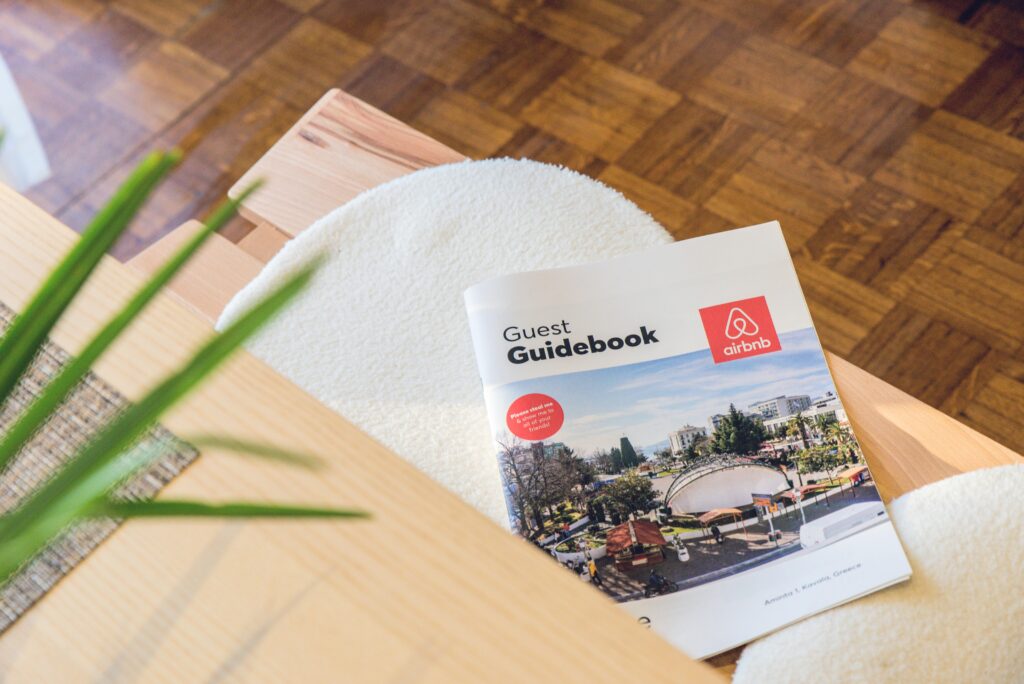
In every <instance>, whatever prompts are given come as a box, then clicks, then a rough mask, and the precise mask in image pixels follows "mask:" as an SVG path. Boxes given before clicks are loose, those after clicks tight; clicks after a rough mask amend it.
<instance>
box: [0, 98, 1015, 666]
mask: <svg viewBox="0 0 1024 684" xmlns="http://www.w3.org/2000/svg"><path fill="white" fill-rule="evenodd" d="M394 135H401V136H405V137H402V138H395V137H393V136H394ZM395 140H403V142H402V143H401V144H393V143H394V141H395ZM457 158H461V157H460V156H459V155H457V154H456V153H455V152H452V151H451V150H448V149H447V148H444V146H442V145H440V144H439V143H436V142H435V141H431V140H430V139H429V138H426V137H425V136H422V135H420V134H418V133H415V132H414V131H411V129H408V127H405V126H404V125H402V124H401V123H400V122H397V121H395V120H394V119H390V117H386V116H385V115H383V114H381V113H380V112H377V111H376V110H373V109H372V108H369V107H367V106H366V105H364V104H363V103H360V102H358V101H356V100H353V99H352V98H349V97H347V96H345V95H344V94H343V93H338V92H336V91H333V92H331V93H328V94H327V95H326V96H325V97H324V99H323V100H321V102H320V103H319V104H318V106H317V107H316V108H314V109H313V110H311V112H310V113H309V114H307V116H306V117H304V118H303V119H302V121H300V122H299V123H298V124H296V126H295V128H293V129H292V130H291V131H290V132H289V134H288V135H287V136H285V137H284V138H283V139H282V140H281V141H280V142H279V143H278V144H277V145H276V146H275V147H274V149H272V150H271V151H270V152H268V154H267V155H266V156H265V157H264V159H263V160H261V161H260V163H259V164H257V166H256V167H254V171H253V172H252V173H253V174H260V175H263V176H265V177H266V178H267V179H268V181H269V182H268V185H267V187H266V189H265V194H262V195H261V196H260V197H259V198H258V199H256V198H254V200H253V201H252V202H250V203H248V204H247V207H246V212H247V215H248V216H249V217H250V218H252V219H254V220H255V221H257V222H258V225H257V228H256V230H255V231H254V232H253V233H252V234H250V235H249V236H248V237H247V238H245V239H243V240H242V241H241V242H240V243H239V244H238V245H235V244H233V243H230V242H228V241H227V240H224V239H223V238H219V239H217V240H214V241H213V242H212V243H211V244H210V245H209V246H208V247H207V248H206V249H205V250H204V252H203V254H202V255H201V257H200V258H199V259H197V260H196V262H195V263H194V264H193V265H192V266H191V267H190V268H189V270H188V271H187V272H186V273H184V274H183V275H182V276H181V277H179V278H178V279H177V281H176V282H175V283H174V284H173V286H172V287H171V290H172V292H170V293H168V295H167V296H165V297H163V298H161V299H160V300H159V301H158V302H156V303H155V305H154V306H153V307H152V309H151V310H150V311H148V312H147V314H146V315H145V316H144V317H143V319H142V320H140V321H139V323H138V324H137V325H135V326H134V327H133V328H132V330H131V331H130V332H129V334H128V335H127V336H126V338H125V339H124V340H123V341H121V342H120V343H119V344H118V345H117V347H116V348H115V349H114V350H112V351H111V353H110V354H108V355H107V356H106V357H105V358H104V359H103V360H102V361H101V362H100V363H99V364H98V365H97V372H98V373H99V374H100V375H101V376H102V377H104V378H105V379H106V380H107V381H109V382H110V383H111V384H113V385H114V386H115V387H117V388H118V389H120V390H121V391H123V392H124V393H125V394H126V395H127V396H129V398H132V397H138V396H140V395H141V393H142V392H143V391H144V390H145V389H146V388H147V387H149V386H151V385H152V383H153V382H154V381H155V380H156V379H157V378H158V377H160V376H161V375H162V374H163V373H166V372H169V371H170V370H171V369H172V368H174V367H175V366H176V365H177V364H178V363H180V362H181V361H182V360H183V359H184V358H186V356H187V354H188V352H189V350H190V349H192V348H194V347H195V346H196V345H197V344H198V343H199V342H200V340H202V339H203V338H204V337H205V336H206V335H208V334H209V332H210V325H209V320H210V319H211V318H213V317H215V316H216V315H217V314H218V313H219V311H220V309H221V308H222V307H223V305H224V303H226V301H227V299H226V298H229V297H230V296H231V294H233V292H234V291H236V290H237V289H238V288H239V287H241V286H243V285H244V284H245V283H246V282H248V280H249V279H250V278H251V277H252V276H254V275H255V273H256V272H257V271H258V269H259V267H260V265H261V263H262V262H264V261H266V259H268V258H269V257H270V256H271V255H272V254H273V253H274V252H276V250H277V249H278V248H279V247H280V245H281V244H283V243H284V241H285V240H286V239H287V238H288V237H289V236H291V235H294V234H295V233H296V232H297V231H299V230H301V229H302V228H303V227H304V226H305V225H306V223H307V222H308V219H309V218H310V217H311V216H316V215H319V214H322V213H324V212H325V211H326V210H329V209H330V208H333V206H335V205H337V204H339V203H340V202H342V201H345V199H347V198H350V197H352V196H353V195H354V194H355V193H356V192H358V191H359V189H361V188H362V187H371V186H372V185H375V184H377V183H379V182H383V181H384V180H387V179H388V178H390V177H394V176H395V175H400V174H401V173H405V172H408V171H411V170H413V169H415V168H420V167H422V166H425V165H429V164H433V163H440V162H443V161H448V160H452V159H457ZM282 164H285V165H283V166H282ZM288 164H290V166H289V165H288ZM356 171H358V172H359V173H360V174H363V175H353V174H354V173H355V172H356ZM350 172H352V173H350ZM296 174H301V177H297V175H296ZM310 188H312V189H313V192H312V193H311V194H309V195H307V196H305V199H302V200H301V201H300V200H297V199H296V196H295V195H294V194H293V193H294V192H296V191H304V190H306V189H310ZM0 217H2V218H0V233H2V239H3V240H4V244H5V249H4V250H0V299H2V300H3V301H4V302H6V303H8V304H9V305H10V306H12V307H14V308H15V309H19V308H20V307H22V306H24V303H25V302H26V300H27V298H28V297H29V296H30V295H31V293H32V291H33V289H34V287H35V285H36V284H37V283H38V282H39V280H40V279H41V278H42V277H43V275H44V274H45V272H46V271H47V269H48V268H49V267H50V266H51V265H52V264H53V263H54V262H55V261H56V260H57V258H58V257H59V255H60V254H61V253H63V252H64V251H65V250H67V249H68V247H69V246H70V245H71V244H72V242H73V241H74V240H75V235H74V234H73V233H72V232H71V231H69V230H68V229H66V228H65V227H63V226H62V225H60V224H59V223H58V222H57V221H56V220H55V219H53V218H52V217H50V216H48V215H47V214H45V213H44V212H42V211H41V210H39V209H38V208H36V207H34V206H32V205H31V204H30V203H28V202H27V201H26V200H24V199H23V198H21V197H20V196H19V195H17V194H16V193H14V192H13V191H11V190H10V189H8V188H6V187H2V186H0ZM190 229H194V226H190V225H189V224H186V225H185V226H184V227H183V228H182V230H181V232H178V231H175V233H172V234H171V235H170V236H169V237H168V238H165V240H164V241H161V243H159V244H158V245H155V246H154V247H153V248H151V250H149V251H147V252H146V253H144V254H143V255H140V257H138V258H137V260H135V261H134V262H133V264H132V265H133V266H134V267H135V269H139V270H142V271H146V270H147V269H149V268H151V267H152V265H153V264H154V263H156V262H157V261H158V260H159V258H160V255H161V253H166V250H168V249H169V248H170V246H171V245H173V242H174V241H175V240H180V239H182V236H183V235H185V234H186V233H187V231H188V230H190ZM161 250H163V252H162V251H161ZM139 282H140V278H139V276H138V275H137V274H135V273H133V272H132V271H131V269H130V268H126V267H124V266H122V265H120V264H117V263H115V262H113V261H112V260H107V261H106V262H105V263H104V264H103V266H102V268H101V270H100V273H99V275H98V277H97V278H96V280H95V282H94V283H93V284H92V285H91V286H90V287H89V288H88V289H87V290H86V291H85V292H84V293H83V294H82V296H81V297H80V299H79V301H78V302H76V305H75V306H74V308H73V310H72V311H71V313H70V314H69V316H68V317H67V320H66V321H64V322H63V323H62V325H61V326H60V327H59V328H58V330H57V331H56V332H55V334H54V337H55V339H56V341H57V342H58V343H59V344H61V345H63V346H65V347H66V348H68V349H71V350H75V349H78V348H80V347H81V346H82V344H83V343H84V341H85V340H86V339H87V335H88V334H89V333H90V332H91V331H92V330H93V329H94V328H95V327H96V326H97V325H98V323H99V322H100V321H102V320H103V319H104V317H106V316H107V315H109V314H111V313H112V312H113V311H114V310H115V308H116V307H117V305H118V304H119V303H120V302H122V301H124V299H125V298H126V297H127V296H128V294H129V293H130V291H131V289H132V288H133V287H135V286H136V285H137V284H138V283H139ZM189 309H191V311H190V310H189ZM830 361H831V363H832V365H833V370H834V371H835V374H836V380H837V384H838V386H839V390H840V393H841V394H842V396H843V399H844V401H845V402H846V405H847V409H848V412H849V414H850V416H851V419H852V420H853V422H854V424H855V427H856V429H857V432H858V435H859V437H860V438H861V442H862V444H863V446H864V450H865V453H866V454H867V457H868V459H869V460H870V461H871V465H872V468H873V470H874V472H875V475H876V479H877V480H878V484H879V487H880V489H881V490H882V491H883V493H884V494H885V495H886V496H889V497H891V496H893V495H896V494H898V493H901V492H903V491H907V490H909V489H912V488H914V487H916V486H920V485H921V484H924V483H926V482H930V481H933V480H936V479H939V478H941V477H945V476H947V475H950V474H953V473H956V472H962V471H965V470H969V469H973V468H979V467H985V466H992V465H999V464H1003V463H1009V462H1020V457H1019V456H1017V455H1016V454H1014V453H1013V452H1011V451H1010V450H1008V449H1006V448H1004V447H1002V446H1000V445H998V444H996V443H995V442H993V441H992V440H990V439H988V438H986V437H984V436H982V435H980V434H978V433H977V432H974V431H973V430H970V429H969V428H967V427H965V426H963V425H961V424H959V423H957V422H956V421H955V420H953V419H952V418H949V417H947V416H945V415H944V414H942V413H939V412H938V411H935V410H934V409H932V408H930V407H928V406H926V405H924V404H922V403H921V402H918V401H916V400H915V399H913V398H912V397H910V396H908V395H906V394H904V393H902V392H900V391H899V390H896V389H895V388H893V387H891V386H889V385H886V384H885V383H883V382H881V381H880V380H878V379H876V378H873V377H872V376H870V375H868V374H866V373H864V372H863V371H860V370H859V369H857V368H855V367H853V366H850V365H849V364H847V363H845V362H843V361H842V360H840V359H837V358H835V357H832V358H831V359H830ZM165 423H166V424H167V425H168V427H169V428H170V429H171V430H173V431H175V432H176V433H178V434H179V435H183V436H186V437H187V436H188V435H189V434H196V433H201V432H208V431H217V432H231V433H236V434H239V435H245V436H246V437H249V438H252V439H260V440H266V441H270V442H274V443H279V444H285V445H290V446H294V447H298V448H302V449H306V450H310V451H313V452H316V453H320V454H322V455H323V456H324V457H325V458H326V459H327V461H328V467H327V468H326V469H325V470H324V471H322V472H317V473H309V472H305V471H300V470H294V469H289V468H286V467H282V466H280V465H274V464H268V463H260V462H252V461H247V460H243V459H240V458H238V457H233V456H229V455H226V454H222V453H216V452H214V451H209V452H206V453H204V454H203V457H202V458H201V459H199V461H198V462H197V463H196V464H195V465H193V466H192V467H190V468H189V469H188V470H187V471H186V473H185V474H183V475H182V476H181V477H179V478H178V479H177V480H175V481H174V482H173V483H172V484H171V485H170V486H169V487H168V488H167V489H166V490H165V492H166V493H167V494H168V495H171V496H204V497H209V498H214V499H217V498H226V497H241V496H245V497H250V498H264V499H274V500H282V501H302V502H307V503H332V504H348V505H355V506H360V507H364V508H367V509H370V510H371V511H373V513H374V518H373V519H372V520H371V521H368V522H359V523H329V522H316V523H305V522H304V523H284V522H279V523H259V524H256V523H220V522H190V521H176V522H166V521H161V522H135V523H131V524H128V525H126V526H124V527H122V528H121V529H120V530H119V531H118V532H117V533H116V534H114V535H113V537H112V538H111V539H110V540H108V541H107V542H106V543H105V544H103V546H102V547H101V548H100V549H98V550H97V551H96V552H95V553H94V554H92V555H91V556H90V557H89V558H88V559H87V560H86V561H85V562H84V563H83V564H82V565H80V566H79V567H78V568H76V569H75V570H74V571H73V572H72V573H71V574H70V575H69V576H68V578H67V579H66V580H65V581H63V582H62V583H61V584H60V585H59V586H58V587H57V588H56V589H55V590H54V591H52V592H51V593H50V594H49V595H48V596H47V597H46V598H45V599H44V600H43V601H42V602H40V604H39V605H37V606H36V607H34V608H33V609H32V610H31V611H30V612H29V613H28V614H27V615H26V616H25V617H24V618H23V619H22V620H21V621H19V622H18V623H17V624H16V625H15V626H14V627H13V628H12V629H11V630H10V631H9V632H8V633H7V634H5V635H4V636H3V637H2V638H0V671H2V672H3V673H4V674H5V680H6V681H11V682H21V681H25V682H40V681H47V682H51V681H52V682H58V681H59V682H71V681H83V680H100V679H102V680H104V681H106V680H136V679H141V680H146V681H150V680H151V681H168V682H183V681H197V680H211V681H213V680H216V681H221V680H238V681H381V680H389V681H394V680H400V679H419V680H423V681H438V682H442V681H443V682H453V681H484V680H487V681H494V680H507V681H527V680H529V681H549V680H564V679H567V678H571V679H579V680H586V681H607V680H611V679H628V680H639V681H691V682H710V681H719V675H718V674H716V673H715V672H714V671H712V670H710V669H709V668H707V667H706V666H703V665H701V664H698V663H694V662H693V661H691V660H689V659H687V658H686V657H685V656H683V655H682V654H680V653H679V652H678V651H676V650H674V649H672V648H671V647H669V646H667V645H666V644H665V643H664V642H663V641H661V640H660V639H658V638H657V637H656V636H654V635H653V634H652V633H650V632H648V631H646V630H644V629H642V628H640V627H639V626H637V625H636V624H635V623H633V621H632V620H630V619H629V618H628V617H627V616H626V615H625V613H624V612H623V611H620V610H619V609H618V608H616V607H615V605H614V604H612V603H611V602H610V601H607V600H604V599H602V597H601V596H600V595H599V594H598V593H597V592H594V591H592V590H590V589H589V588H588V587H586V586H584V585H582V584H581V583H580V582H579V581H578V580H576V579H575V578H573V577H571V576H570V575H569V574H568V573H565V572H564V571H562V570H561V569H560V568H558V567H557V566H555V565H554V564H553V563H551V562H550V560H549V559H547V558H546V557H544V556H543V555H542V554H540V553H537V552H536V551H535V550H533V549H531V548H529V547H527V546H526V545H525V544H523V543H522V542H521V541H519V540H517V539H516V538H514V537H513V536H512V535H509V534H507V533H504V532H503V531H501V530H499V529H498V528H497V527H496V526H495V525H493V524H492V523H490V522H489V521H487V520H486V519H484V518H483V517H482V516H480V515H478V514H477V513H475V512H474V511H472V510H471V509H469V508H468V507H467V506H465V505H464V504H462V503H461V502H460V501H458V500H457V499H456V498H455V497H454V496H452V495H451V494H449V493H447V492H446V491H445V490H443V489H442V488H441V487H439V486H438V485H436V484H434V483H433V482H432V481H431V480H429V479H428V478H426V477H425V476H424V475H422V474H421V473H420V472H419V471H417V470H416V469H414V468H413V467H412V466H410V465H408V464H406V463H405V462H404V461H403V460H402V459H400V458H398V457H397V456H395V455H394V454H392V453H390V452H388V451H387V450H386V449H384V448H383V447H381V446H380V445H379V444H377V443H375V442H374V441H373V440H371V439H370V438H369V437H367V436H366V435H364V434H362V433H361V432H359V431H358V430H357V429H355V428H354V427H352V426H351V425H350V424H348V423H347V422H346V421H345V420H344V419H342V418H340V417H339V416H337V415H336V414H334V413H333V412H331V411H329V410H328V409H326V408H325V407H323V406H322V405H320V404H319V403H318V402H316V401H315V400H313V399H312V398H310V397H309V396H307V395H305V394H304V393H303V392H301V391H300V390H298V389H297V388H295V387H294V386H293V385H291V384H290V383H289V382H288V381H286V380H284V379H283V378H281V377H280V376H278V375H277V374H276V373H275V372H274V371H272V370H271V369H269V368H267V367H266V366H265V365H263V364H262V363H260V362H259V361H257V360H255V359H254V358H252V357H250V356H248V355H246V354H240V355H239V357H238V358H237V359H235V360H234V361H232V362H231V363H230V364H229V365H228V366H227V367H226V368H225V369H224V371H223V372H222V373H221V374H220V375H219V376H217V377H216V378H214V379H213V380H212V381H211V382H209V383H208V384H207V385H205V386H204V387H203V388H202V389H201V390H200V391H199V392H198V393H197V394H196V395H194V396H193V397H192V398H191V399H190V400H188V401H187V402H186V403H184V404H183V405H182V406H181V407H179V408H178V409H177V410H175V411H174V412H173V413H172V414H171V415H169V416H168V417H167V418H166V420H165ZM467 547H469V548H472V549H473V553H467V552H466V549H467Z"/></svg>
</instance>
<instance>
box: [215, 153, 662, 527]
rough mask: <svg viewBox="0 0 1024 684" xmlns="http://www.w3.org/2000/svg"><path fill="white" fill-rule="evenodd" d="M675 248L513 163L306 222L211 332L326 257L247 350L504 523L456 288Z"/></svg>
mask: <svg viewBox="0 0 1024 684" xmlns="http://www.w3.org/2000/svg"><path fill="white" fill-rule="evenodd" d="M670 241H671V238H670V237H669V235H668V233H666V232H665V230H664V229H663V228H661V226H659V225H658V224H657V223H656V222H655V221H654V220H653V219H652V218H651V217H650V216H648V215H647V214H645V213H644V212H643V211H641V210H640V209H639V208H637V206H636V205H635V204H633V203H632V202H630V201H629V200H627V199H626V198H624V197H623V196H622V195H620V194H619V193H618V192H616V191H615V190H612V189H611V188H609V187H607V186H605V185H602V184H601V183H598V182H597V181H594V180H591V179H590V178H587V177H586V176H583V175H580V174H578V173H575V172H573V171H569V170H566V169H561V168H558V167H554V166H550V165H547V164H540V163H537V162H531V161H513V160H509V159H501V160H490V161H475V162H462V163H459V164H450V165H446V166H440V167H436V168H432V169H427V170H424V171H419V172H417V173H413V174H410V175H408V176H404V177H402V178H399V179H397V180H394V181H392V182H390V183H387V184H385V185H382V186H380V187H378V188H374V189H373V190H370V191H368V192H365V193H363V194H361V195H359V196H358V197H357V198H356V199H354V200H352V201H351V202H349V203H348V204H345V205H344V206H342V207H340V208H339V209H337V210H335V211H333V212H331V213H330V214H328V215H327V216H325V217H324V218H323V219H321V220H320V221H318V222H317V223H315V224H314V225H313V226H311V227H310V228H309V229H308V230H306V231H305V232H303V233H302V234H301V235H299V237H297V238H296V239H295V240H292V241H291V242H290V243H289V244H288V245H286V246H285V248H284V249H283V250H282V251H281V252H280V253H279V254H278V255H276V256H275V257H274V258H273V259H272V260H271V262H270V263H269V264H267V266H266V268H264V269H263V271H262V273H260V275H259V276H258V277H257V278H256V279H255V280H254V281H253V282H252V283H251V284H250V285H248V286H247V287H246V288H245V289H244V290H242V291H241V292H240V293H239V294H238V295H237V296H236V297H235V298H234V300H232V301H231V303H230V304H229V305H228V307H227V309H225V311H224V313H223V315H222V316H221V319H220V321H219V322H218V327H223V326H224V325H226V324H227V323H229V322H230V321H232V320H234V319H235V318H236V317H237V316H239V315H240V314H241V313H242V312H243V311H244V310H246V309H247V308H248V307H250V306H252V305H253V303H254V302H256V301H258V300H259V299H260V298H262V297H263V296H264V295H265V294H266V293H267V292H268V291H269V290H270V289H271V288H272V287H274V285H275V284H277V283H279V282H281V280H282V279H283V278H284V277H286V276H287V274H289V273H291V272H292V271H293V269H295V268H296V267H297V266H298V265H300V264H304V263H306V261H307V260H308V259H309V258H310V257H312V256H313V255H318V254H319V255H327V257H328V261H327V263H326V264H325V265H324V266H323V268H322V270H321V271H320V272H319V274H318V275H317V277H316V279H315V280H314V282H313V283H312V285H311V286H310V288H309V289H308V290H307V291H306V292H304V293H303V294H302V296H301V297H300V298H299V299H298V301H296V302H295V303H294V304H293V305H292V306H291V308H289V309H288V310H287V311H286V312H285V313H284V314H283V315H282V316H280V317H279V318H278V319H276V320H275V321H273V322H272V323H271V324H270V325H269V326H268V327H267V328H266V330H264V331H263V332H262V333H261V334H260V336H259V337H258V338H257V339H255V340H254V341H252V342H250V344H249V346H248V348H249V351H250V352H252V353H253V354H255V355H256V356H258V357H260V358H261V359H263V360H264V361H266V362H267V363H268V364H270V365H271V366H272V367H274V368H275V369H276V370H278V371H279V372H281V373H283V374H284V375H286V376H287V377H288V378H290V379H291V380H292V381H293V382H295V383H296V384H298V385H299V386H300V387H302V388H303V389H305V390H306V391H307V392H309V393H310V394H312V395H313V396H315V397H316V398H317V399H319V400H320V401H322V402H323V403H325V404H327V405H328V406H330V407H331V408H333V409H334V410H336V411H338V412H339V413H341V414H342V415H344V416H345V417H346V418H348V419H349V420H350V421H352V422H353V423H355V424H356V425H357V426H359V427H360V428H362V429H363V430H364V431H366V432H367V433H369V434H370V435H372V436H373V437H375V438H376V439H377V440H379V441H380V442H382V443H383V444H385V445H386V446H388V447H390V448H391V449H392V450H393V451H395V452H396V453H398V454H399V455H401V456H402V457H404V458H405V459H407V460H409V461H411V462H412V463H414V464H416V465H417V466H418V467H419V468H421V469H422V470H423V471H425V472H426V473H427V474H429V475H430V476H432V477H433V478H434V479H436V480H438V481H439V482H441V483H442V484H444V485H446V486H447V487H448V488H449V489H451V490H452V491H454V492H455V493H456V494H458V495H460V496H461V497H462V498H463V499H465V500H466V501H468V502H469V503H470V504H472V505H474V506H476V507H477V508H478V509H479V510H481V511H483V512H484V513H486V514H487V515H489V516H491V517H492V518H494V519H495V520H498V521H501V522H502V523H503V524H505V521H507V519H508V518H507V514H506V513H505V504H504V500H503V497H502V493H501V488H500V485H499V481H498V467H497V462H496V456H495V450H494V446H493V443H492V442H491V440H490V437H489V432H490V431H489V430H488V428H487V417H486V414H485V412H484V408H483V393H482V391H481V388H480V379H479V376H478V375H477V370H476V364H475V361H474V357H473V347H472V342H471V340H470V337H469V328H468V324H467V322H466V313H465V309H464V307H463V303H462V292H463V290H465V289H466V288H467V287H469V286H470V285H473V284H475V283H477V282H479V281H481V280H484V279H486V278H489V277H492V276H496V275H501V274H505V273H514V272H517V271H527V270H536V269H543V268H552V267H556V266H567V265H572V264H580V263H586V262H589V261H597V260H601V259H606V258H610V257H614V256H619V255H622V254H627V253H629V252H633V251H635V250H637V249H641V248H643V247H647V246H651V245H655V244H658V243H665V242H670Z"/></svg>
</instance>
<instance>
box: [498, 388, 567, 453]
mask: <svg viewBox="0 0 1024 684" xmlns="http://www.w3.org/2000/svg"><path fill="white" fill-rule="evenodd" d="M564 422H565V413H564V412H563V411H562V405H561V404H559V403H558V402H557V401H556V400H555V399H553V398H552V397H549V396H548V395H546V394H524V395H523V396H521V397H519V398H518V399H516V400H515V401H513V402H512V404H511V405H510V406H509V407H508V412H507V413H506V414H505V424H506V425H507V426H508V429H509V431H510V432H511V433H512V434H513V435H515V436H516V437H519V438H520V439H525V440H528V441H530V442H540V441H543V440H545V439H547V438H548V437H551V436H552V435H554V434H555V433H556V432H558V431H559V430H561V429H562V423H564Z"/></svg>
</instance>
